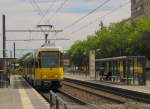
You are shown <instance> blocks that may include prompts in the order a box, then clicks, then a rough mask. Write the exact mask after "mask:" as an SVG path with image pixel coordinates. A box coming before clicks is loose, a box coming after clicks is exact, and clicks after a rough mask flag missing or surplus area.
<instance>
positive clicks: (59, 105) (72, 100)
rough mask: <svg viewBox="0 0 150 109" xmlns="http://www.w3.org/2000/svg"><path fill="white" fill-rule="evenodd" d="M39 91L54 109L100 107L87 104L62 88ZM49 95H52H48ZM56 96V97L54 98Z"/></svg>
mask: <svg viewBox="0 0 150 109" xmlns="http://www.w3.org/2000/svg"><path fill="white" fill-rule="evenodd" d="M39 93H40V94H41V95H42V96H43V97H44V98H45V99H46V100H47V102H49V103H50V105H51V106H50V107H51V108H55V109H101V108H99V107H97V106H95V105H92V104H89V103H87V102H85V101H83V100H81V99H79V98H77V97H74V96H72V95H71V94H68V93H66V92H64V91H62V90H57V92H55V93H54V92H52V91H50V92H43V91H39ZM50 95H52V96H51V97H52V98H51V97H50ZM54 97H56V98H54Z"/></svg>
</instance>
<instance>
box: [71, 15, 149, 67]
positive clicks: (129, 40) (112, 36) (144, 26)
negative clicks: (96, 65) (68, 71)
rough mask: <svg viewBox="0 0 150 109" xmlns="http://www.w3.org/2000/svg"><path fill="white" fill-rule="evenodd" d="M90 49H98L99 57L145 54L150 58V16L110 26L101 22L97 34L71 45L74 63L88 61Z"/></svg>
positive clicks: (79, 63) (81, 63) (97, 55)
mask: <svg viewBox="0 0 150 109" xmlns="http://www.w3.org/2000/svg"><path fill="white" fill-rule="evenodd" d="M90 50H95V51H96V57H97V58H104V57H114V56H124V55H135V56H136V55H144V56H146V57H147V58H148V59H150V16H145V17H143V18H141V19H139V20H136V21H132V20H126V21H121V22H118V23H112V24H110V25H109V26H108V27H106V26H104V24H103V23H102V22H100V28H99V30H98V31H97V32H96V33H95V35H91V36H88V37H87V39H86V40H84V41H77V42H75V43H74V44H73V45H72V46H71V48H70V50H69V55H70V59H71V62H72V64H74V65H83V64H85V63H87V62H88V54H89V51H90Z"/></svg>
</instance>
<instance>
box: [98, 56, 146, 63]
mask: <svg viewBox="0 0 150 109" xmlns="http://www.w3.org/2000/svg"><path fill="white" fill-rule="evenodd" d="M133 58H139V59H140V58H142V59H143V58H145V56H120V57H112V58H103V59H96V62H100V61H101V62H102V61H115V60H125V59H133Z"/></svg>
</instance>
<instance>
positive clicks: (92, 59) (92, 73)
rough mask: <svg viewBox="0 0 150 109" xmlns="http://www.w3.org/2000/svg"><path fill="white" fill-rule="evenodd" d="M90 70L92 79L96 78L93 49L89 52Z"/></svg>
mask: <svg viewBox="0 0 150 109" xmlns="http://www.w3.org/2000/svg"><path fill="white" fill-rule="evenodd" d="M89 68H90V69H89V70H90V79H95V78H96V75H95V51H94V50H91V51H90V54H89Z"/></svg>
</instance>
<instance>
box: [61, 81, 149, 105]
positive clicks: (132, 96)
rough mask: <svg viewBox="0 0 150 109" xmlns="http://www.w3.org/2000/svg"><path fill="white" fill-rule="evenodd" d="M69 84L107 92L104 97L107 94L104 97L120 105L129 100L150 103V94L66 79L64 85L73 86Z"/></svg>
mask: <svg viewBox="0 0 150 109" xmlns="http://www.w3.org/2000/svg"><path fill="white" fill-rule="evenodd" d="M68 83H71V84H75V85H78V86H82V87H87V88H90V89H94V90H97V91H101V92H105V93H102V94H103V95H104V94H105V95H104V97H106V98H108V99H109V98H110V99H111V100H116V101H118V102H119V101H120V103H125V102H127V100H129V101H138V102H143V103H150V94H146V93H141V92H136V91H131V90H127V89H121V88H117V87H112V86H108V85H103V84H96V83H92V82H87V81H81V80H74V79H70V78H65V80H64V83H63V84H64V85H68V86H69V85H70V86H71V84H68ZM78 86H77V87H78ZM72 87H75V86H72ZM77 87H76V88H77ZM94 90H93V91H94ZM93 93H95V92H93ZM106 94H108V95H109V96H107V95H106ZM110 94H113V95H115V96H116V97H115V98H114V97H111V96H110ZM116 98H117V99H116ZM118 98H119V100H118Z"/></svg>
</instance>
